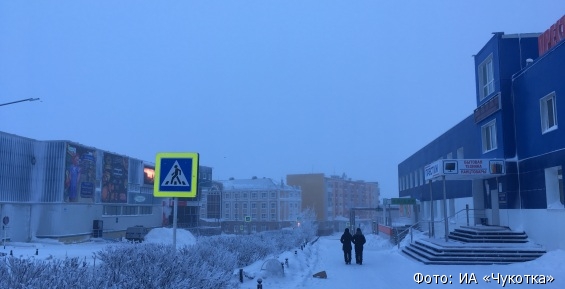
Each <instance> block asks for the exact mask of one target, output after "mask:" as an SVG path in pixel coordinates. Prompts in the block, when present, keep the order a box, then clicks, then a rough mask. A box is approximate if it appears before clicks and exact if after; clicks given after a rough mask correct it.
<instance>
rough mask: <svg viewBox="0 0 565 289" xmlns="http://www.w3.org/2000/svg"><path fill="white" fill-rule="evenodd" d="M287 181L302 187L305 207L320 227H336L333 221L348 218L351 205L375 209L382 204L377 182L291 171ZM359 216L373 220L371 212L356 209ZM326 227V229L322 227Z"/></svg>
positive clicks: (303, 207)
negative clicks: (292, 172) (310, 211)
mask: <svg viewBox="0 0 565 289" xmlns="http://www.w3.org/2000/svg"><path fill="white" fill-rule="evenodd" d="M286 180H287V183H288V184H289V185H291V186H298V187H300V188H301V189H302V209H306V208H312V209H313V210H314V212H315V213H316V219H317V220H318V222H320V226H321V227H324V226H325V227H328V226H330V227H334V224H332V223H333V222H334V221H346V220H349V218H350V210H351V209H352V208H376V207H378V205H379V197H380V189H379V183H378V182H366V181H362V180H352V179H351V178H348V177H347V175H346V174H343V175H341V176H337V175H331V176H325V175H324V174H322V173H316V174H292V175H287V176H286ZM356 216H357V217H359V218H365V219H370V218H372V217H373V212H371V211H359V212H356ZM321 229H323V228H321Z"/></svg>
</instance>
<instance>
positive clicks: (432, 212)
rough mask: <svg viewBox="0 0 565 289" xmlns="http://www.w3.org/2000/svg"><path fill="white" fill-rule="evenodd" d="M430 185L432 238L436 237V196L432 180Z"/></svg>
mask: <svg viewBox="0 0 565 289" xmlns="http://www.w3.org/2000/svg"><path fill="white" fill-rule="evenodd" d="M429 183H430V216H431V226H430V230H431V232H430V237H432V238H433V237H435V230H434V194H433V189H432V179H430V180H429Z"/></svg>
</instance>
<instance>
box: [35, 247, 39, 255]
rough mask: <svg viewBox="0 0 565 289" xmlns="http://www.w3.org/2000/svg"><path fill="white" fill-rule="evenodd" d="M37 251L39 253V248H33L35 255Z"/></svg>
mask: <svg viewBox="0 0 565 289" xmlns="http://www.w3.org/2000/svg"><path fill="white" fill-rule="evenodd" d="M38 253H39V249H37V248H35V255H36V256H37V254H38Z"/></svg>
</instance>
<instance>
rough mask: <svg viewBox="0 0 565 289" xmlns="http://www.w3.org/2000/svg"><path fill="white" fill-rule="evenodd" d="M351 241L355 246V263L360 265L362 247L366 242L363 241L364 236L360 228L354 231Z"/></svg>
mask: <svg viewBox="0 0 565 289" xmlns="http://www.w3.org/2000/svg"><path fill="white" fill-rule="evenodd" d="M351 241H352V242H353V244H355V263H357V264H359V265H362V264H363V245H365V242H367V240H366V239H365V235H363V233H362V232H361V228H357V231H355V235H353V239H352V240H351Z"/></svg>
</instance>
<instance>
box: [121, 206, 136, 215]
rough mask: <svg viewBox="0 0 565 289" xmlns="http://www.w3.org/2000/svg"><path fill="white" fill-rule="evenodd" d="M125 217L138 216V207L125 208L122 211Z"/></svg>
mask: <svg viewBox="0 0 565 289" xmlns="http://www.w3.org/2000/svg"><path fill="white" fill-rule="evenodd" d="M122 214H123V215H130V216H131V215H137V206H124V207H123V209H122Z"/></svg>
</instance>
